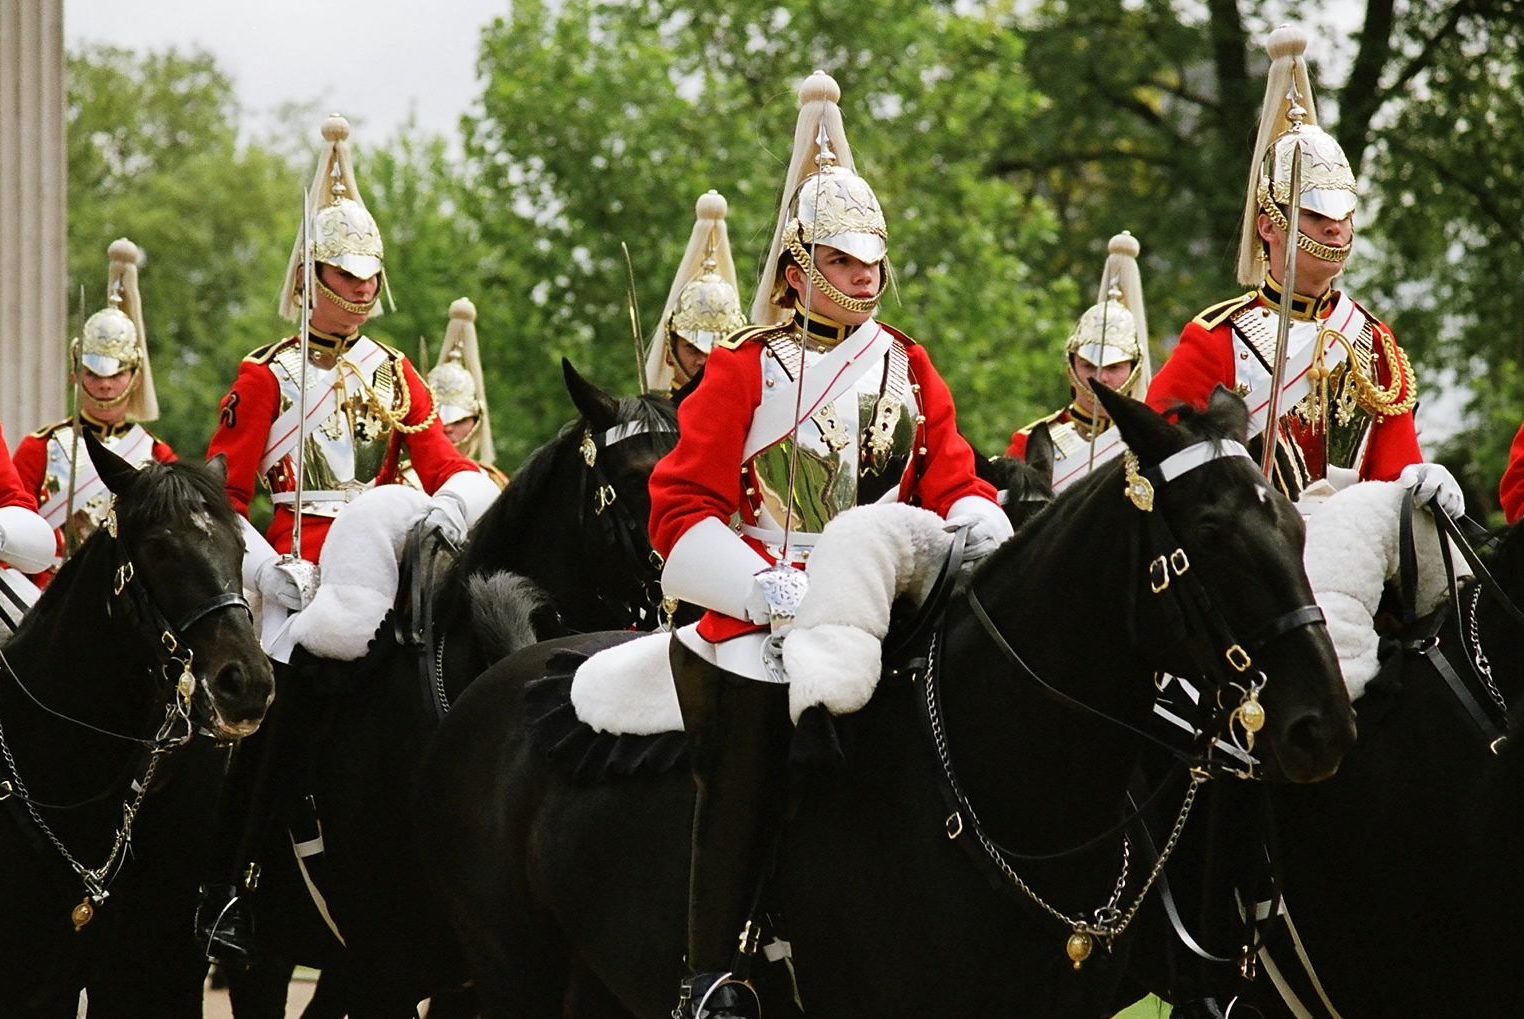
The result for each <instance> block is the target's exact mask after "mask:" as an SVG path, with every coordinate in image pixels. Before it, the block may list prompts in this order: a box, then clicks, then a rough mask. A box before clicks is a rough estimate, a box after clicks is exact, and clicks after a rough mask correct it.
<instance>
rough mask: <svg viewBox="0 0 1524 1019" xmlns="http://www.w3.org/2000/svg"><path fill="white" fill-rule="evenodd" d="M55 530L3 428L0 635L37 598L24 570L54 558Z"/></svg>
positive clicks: (0, 458) (12, 629)
mask: <svg viewBox="0 0 1524 1019" xmlns="http://www.w3.org/2000/svg"><path fill="white" fill-rule="evenodd" d="M54 547H55V541H54V537H53V530H52V528H50V527H49V526H48V523H47V521H46V520H44V519H42V517H41V516H39V515H38V514H37V500H36V498H34V497H33V495H32V493H31V491H30V490H28V488H27V487H26V486H25V485H24V484H22V483H21V477H20V476H19V475H18V474H17V473H16V468H15V465H14V464H12V463H11V451H10V447H8V446H7V445H6V444H5V432H4V431H3V430H0V638H4V637H8V636H9V635H10V634H11V633H13V632H15V629H16V627H17V626H18V625H19V624H20V622H21V617H22V616H23V615H25V614H26V610H27V609H29V608H31V607H32V605H33V604H34V603H35V602H36V601H37V595H38V591H37V586H36V585H35V584H33V583H32V582H31V581H30V580H28V579H27V578H26V577H25V576H23V574H25V573H38V572H41V571H42V570H45V569H47V568H48V566H49V565H50V564H51V563H52V562H53V550H54Z"/></svg>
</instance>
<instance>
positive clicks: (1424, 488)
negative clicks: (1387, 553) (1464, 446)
mask: <svg viewBox="0 0 1524 1019" xmlns="http://www.w3.org/2000/svg"><path fill="white" fill-rule="evenodd" d="M1397 484H1399V485H1401V486H1403V487H1404V488H1410V489H1412V490H1413V505H1415V506H1427V505H1429V503H1431V502H1432V503H1433V504H1434V505H1436V506H1438V507H1439V508H1440V509H1442V510H1444V511H1445V515H1446V516H1449V517H1452V518H1457V517H1461V516H1463V515H1464V514H1465V512H1466V498H1465V496H1463V495H1462V494H1461V489H1460V484H1459V482H1457V481H1456V480H1455V475H1453V474H1451V473H1450V472H1449V470H1447V469H1446V468H1445V466H1444V464H1435V463H1418V464H1408V465H1407V466H1406V467H1404V468H1403V469H1402V474H1400V475H1399V476H1398V478H1397Z"/></svg>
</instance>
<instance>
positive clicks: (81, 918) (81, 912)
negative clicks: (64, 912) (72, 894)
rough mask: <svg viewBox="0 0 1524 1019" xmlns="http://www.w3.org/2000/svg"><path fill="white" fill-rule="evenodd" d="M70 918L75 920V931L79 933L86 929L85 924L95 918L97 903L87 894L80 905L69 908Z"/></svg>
mask: <svg viewBox="0 0 1524 1019" xmlns="http://www.w3.org/2000/svg"><path fill="white" fill-rule="evenodd" d="M69 919H70V920H73V921H74V931H75V933H78V932H80V931H82V930H84V929H85V925H86V924H87V923H89V922H90V921H91V920H94V919H95V904H94V903H92V902H91V901H90V896H88V895H86V896H85V897H84V898H83V899H81V900H80V901H79V905H77V906H75V907H74V908H73V909H71V910H69Z"/></svg>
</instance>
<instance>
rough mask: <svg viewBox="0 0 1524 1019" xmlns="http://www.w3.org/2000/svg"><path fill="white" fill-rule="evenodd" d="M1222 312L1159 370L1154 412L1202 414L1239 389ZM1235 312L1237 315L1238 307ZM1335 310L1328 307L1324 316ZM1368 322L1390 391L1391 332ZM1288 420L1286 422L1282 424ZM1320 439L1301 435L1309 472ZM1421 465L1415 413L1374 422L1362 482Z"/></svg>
mask: <svg viewBox="0 0 1524 1019" xmlns="http://www.w3.org/2000/svg"><path fill="white" fill-rule="evenodd" d="M1229 303H1232V302H1229ZM1244 303H1245V304H1252V305H1253V306H1255V307H1267V306H1269V305H1268V303H1267V302H1266V301H1265V299H1264V298H1263V297H1262V296H1259V295H1256V296H1255V297H1254V299H1253V301H1252V302H1249V301H1247V300H1246V301H1245V302H1244ZM1223 307H1224V306H1223V305H1219V306H1217V308H1214V309H1209V311H1208V312H1203V313H1202V314H1201V315H1199V316H1197V317H1196V318H1195V319H1193V320H1192V321H1191V322H1189V323H1188V324H1187V325H1186V327H1185V329H1184V330H1183V331H1182V332H1181V333H1180V345H1179V346H1177V347H1176V348H1175V352H1174V353H1173V354H1172V355H1171V356H1170V359H1169V360H1168V361H1167V362H1165V364H1164V367H1163V368H1161V369H1159V372H1158V374H1156V375H1155V376H1154V381H1153V384H1152V385H1150V386H1149V388H1148V398H1147V402H1148V405H1149V406H1150V407H1152V408H1153V409H1154V410H1157V411H1160V412H1161V413H1162V412H1164V411H1167V410H1169V409H1170V408H1171V407H1174V406H1175V405H1177V404H1182V403H1184V404H1190V405H1191V406H1194V407H1197V408H1204V407H1205V406H1206V404H1207V401H1208V400H1209V399H1210V398H1211V395H1212V392H1213V391H1214V390H1215V389H1216V388H1217V387H1218V386H1219V385H1222V386H1226V387H1227V388H1228V389H1233V388H1235V387H1236V386H1237V385H1238V370H1237V367H1236V365H1235V357H1234V345H1233V336H1234V333H1233V325H1232V322H1231V321H1230V320H1229V318H1228V317H1227V316H1226V315H1213V314H1211V312H1214V311H1218V310H1219V309H1221V308H1223ZM1232 310H1236V307H1235V309H1232ZM1331 310H1332V306H1331V304H1330V305H1329V306H1328V307H1327V308H1326V309H1325V311H1324V314H1325V315H1326V314H1328V313H1329V312H1330V311H1331ZM1361 311H1364V309H1363V308H1362V309H1361ZM1366 317H1367V318H1369V319H1370V322H1371V325H1372V327H1373V328H1374V330H1375V333H1376V336H1375V344H1374V349H1375V355H1374V358H1373V361H1374V363H1375V365H1376V381H1377V384H1378V385H1380V386H1382V387H1386V386H1388V385H1390V384H1391V379H1392V372H1393V368H1392V365H1390V364H1388V363H1387V358H1386V356H1385V354H1384V353H1383V352H1382V337H1383V336H1391V335H1392V332H1391V330H1390V329H1389V328H1387V326H1386V323H1384V322H1381V321H1378V320H1377V319H1376V318H1374V317H1373V316H1371V315H1369V313H1367V314H1366ZM1251 356H1252V355H1251ZM1407 396H1408V394H1407V393H1406V392H1403V393H1402V394H1401V395H1400V397H1399V399H1406V398H1407ZM1285 420H1286V419H1285V418H1284V417H1283V418H1282V421H1283V423H1284V422H1285ZM1288 430H1289V429H1288ZM1320 439H1321V436H1320V435H1319V434H1301V435H1298V441H1299V442H1300V443H1301V445H1302V447H1303V452H1304V454H1305V455H1306V458H1307V463H1308V466H1309V468H1310V469H1311V468H1313V466H1314V465H1315V464H1316V465H1322V464H1323V463H1324V453H1323V450H1322V447H1321V444H1320ZM1422 460H1423V452H1422V451H1421V450H1420V449H1419V448H1418V433H1417V430H1416V428H1415V426H1414V423H1413V412H1412V410H1408V411H1407V412H1405V413H1403V414H1399V415H1397V416H1395V417H1389V418H1381V417H1376V418H1373V420H1372V424H1371V431H1370V438H1369V440H1368V441H1367V443H1366V447H1365V454H1364V456H1363V458H1362V459H1361V461H1360V465H1359V472H1360V478H1361V480H1363V481H1395V480H1396V479H1397V476H1398V475H1399V474H1401V473H1402V469H1403V468H1404V467H1406V466H1408V465H1409V464H1415V463H1420V462H1422ZM1321 476H1322V474H1315V475H1314V480H1316V478H1318V477H1321Z"/></svg>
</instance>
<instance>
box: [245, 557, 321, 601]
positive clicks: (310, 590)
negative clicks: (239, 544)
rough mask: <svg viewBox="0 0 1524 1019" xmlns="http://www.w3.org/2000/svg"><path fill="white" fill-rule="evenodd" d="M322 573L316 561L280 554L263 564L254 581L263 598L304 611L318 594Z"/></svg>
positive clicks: (260, 565)
mask: <svg viewBox="0 0 1524 1019" xmlns="http://www.w3.org/2000/svg"><path fill="white" fill-rule="evenodd" d="M318 576H319V574H318V568H317V564H316V563H309V562H308V561H307V560H305V559H297V558H296V557H295V556H279V557H277V558H274V559H266V560H265V561H264V562H262V563H260V564H259V571H258V573H256V574H255V577H254V582H255V584H256V585H258V588H259V595H260V597H261V598H263V599H265V600H266V601H273V602H277V603H279V604H281V605H284V606H285V607H286V608H288V609H290V610H291V611H292V612H300V611H301V610H302V609H304V608H306V607H307V606H308V604H310V603H311V601H312V598H313V596H314V595H316V594H317V589H318Z"/></svg>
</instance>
